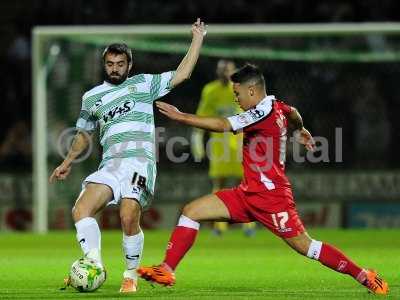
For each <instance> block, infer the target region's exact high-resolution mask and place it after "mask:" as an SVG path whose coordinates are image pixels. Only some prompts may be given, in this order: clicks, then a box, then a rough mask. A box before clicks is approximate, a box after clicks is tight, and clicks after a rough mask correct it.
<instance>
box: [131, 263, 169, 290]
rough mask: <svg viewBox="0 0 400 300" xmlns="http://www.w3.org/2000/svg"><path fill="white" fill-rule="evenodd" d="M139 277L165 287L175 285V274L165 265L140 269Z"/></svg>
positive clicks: (138, 270)
mask: <svg viewBox="0 0 400 300" xmlns="http://www.w3.org/2000/svg"><path fill="white" fill-rule="evenodd" d="M137 273H138V274H139V276H140V277H141V278H143V279H145V280H147V281H151V282H155V283H158V284H160V285H164V286H173V285H174V284H175V274H174V272H172V271H171V270H170V268H168V267H167V266H164V265H162V264H161V265H158V266H151V267H140V268H139V269H137Z"/></svg>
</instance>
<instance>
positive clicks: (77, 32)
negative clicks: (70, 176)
mask: <svg viewBox="0 0 400 300" xmlns="http://www.w3.org/2000/svg"><path fill="white" fill-rule="evenodd" d="M189 28H190V27H189V26H188V25H156V26H154V25H135V26H38V27H35V28H33V31H32V40H33V47H32V95H33V100H32V101H33V110H32V122H33V123H32V128H33V229H34V231H35V232H38V233H46V232H47V231H48V176H49V174H48V172H49V170H48V164H47V153H48V151H47V120H46V119H47V111H46V108H47V103H46V91H47V87H46V76H47V72H48V65H49V64H48V61H49V60H51V59H52V56H56V55H57V53H56V52H57V49H54V51H52V50H51V49H50V52H51V53H44V49H45V43H46V42H47V41H49V39H51V38H54V37H71V36H88V35H90V36H102V35H110V34H129V35H132V36H151V35H157V36H162V35H169V36H171V35H173V36H177V37H179V36H188V37H189V34H190V30H189ZM207 31H208V35H209V36H242V37H243V36H248V35H252V36H285V37H291V36H293V37H295V36H345V35H353V36H354V35H366V34H385V35H399V34H400V23H340V24H335V23H328V24H288V25H286V24H285V25H276V24H254V25H252V24H246V25H228V24H225V25H214V24H211V25H209V26H208V29H207ZM188 41H189V40H188ZM46 62H47V63H46Z"/></svg>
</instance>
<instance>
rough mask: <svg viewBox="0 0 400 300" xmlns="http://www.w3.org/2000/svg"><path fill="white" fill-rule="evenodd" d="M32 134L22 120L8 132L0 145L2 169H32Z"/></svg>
mask: <svg viewBox="0 0 400 300" xmlns="http://www.w3.org/2000/svg"><path fill="white" fill-rule="evenodd" d="M31 160H32V148H31V134H30V130H29V126H28V124H27V122H26V121H24V120H20V121H18V122H16V123H15V124H13V126H12V127H11V128H10V129H9V130H8V132H7V133H6V136H5V138H4V140H3V142H2V143H1V144H0V165H1V166H2V169H3V168H4V167H5V168H6V169H12V170H16V169H23V168H24V169H26V168H29V169H30V168H31Z"/></svg>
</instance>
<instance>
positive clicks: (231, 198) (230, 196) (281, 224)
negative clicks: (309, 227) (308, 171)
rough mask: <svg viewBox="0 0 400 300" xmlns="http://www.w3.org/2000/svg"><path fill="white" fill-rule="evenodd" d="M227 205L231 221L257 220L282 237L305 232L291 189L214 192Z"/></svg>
mask: <svg viewBox="0 0 400 300" xmlns="http://www.w3.org/2000/svg"><path fill="white" fill-rule="evenodd" d="M215 195H217V197H218V198H220V199H221V200H222V201H223V202H224V204H225V206H226V207H227V208H228V211H229V214H230V217H231V222H232V223H248V222H252V221H258V222H260V223H262V224H263V225H264V226H265V227H267V228H268V229H269V230H270V231H272V232H273V233H274V234H276V235H277V236H279V237H282V238H291V237H295V236H298V235H299V234H301V233H303V232H304V226H303V223H302V222H301V220H300V218H299V215H298V214H297V210H296V204H295V203H294V200H293V195H292V191H291V189H290V188H277V189H275V190H272V191H263V192H252V193H250V192H245V191H243V190H242V189H241V188H239V187H235V188H232V189H224V190H220V191H218V192H216V193H215Z"/></svg>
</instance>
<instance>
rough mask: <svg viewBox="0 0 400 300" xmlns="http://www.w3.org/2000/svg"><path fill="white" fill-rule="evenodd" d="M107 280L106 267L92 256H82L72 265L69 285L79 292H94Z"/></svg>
mask: <svg viewBox="0 0 400 300" xmlns="http://www.w3.org/2000/svg"><path fill="white" fill-rule="evenodd" d="M105 280H106V272H105V270H104V267H103V266H102V265H101V264H100V263H99V262H98V261H96V260H94V259H91V258H87V257H84V258H80V259H78V260H77V261H75V262H74V263H73V264H72V266H71V271H70V273H69V285H70V286H72V287H73V288H75V289H76V290H78V291H79V292H93V291H95V290H97V289H98V288H99V287H100V286H101V285H102V284H103V283H104V281H105Z"/></svg>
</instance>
